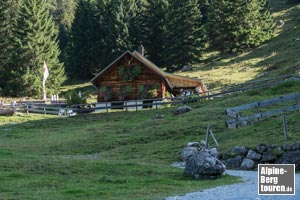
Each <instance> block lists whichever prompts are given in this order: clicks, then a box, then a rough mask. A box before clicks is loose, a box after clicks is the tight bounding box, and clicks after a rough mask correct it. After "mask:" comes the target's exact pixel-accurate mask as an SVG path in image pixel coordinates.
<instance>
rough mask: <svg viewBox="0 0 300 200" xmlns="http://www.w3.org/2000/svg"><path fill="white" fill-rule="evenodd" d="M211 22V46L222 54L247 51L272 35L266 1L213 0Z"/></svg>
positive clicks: (272, 25)
mask: <svg viewBox="0 0 300 200" xmlns="http://www.w3.org/2000/svg"><path fill="white" fill-rule="evenodd" d="M208 20H209V23H208V27H209V28H208V29H209V36H210V41H211V44H212V46H214V47H215V48H216V49H218V50H220V51H222V52H229V53H232V52H239V51H243V50H248V49H250V48H253V47H257V46H259V45H261V44H262V43H264V42H265V41H267V40H269V39H270V38H271V37H272V36H273V30H274V22H273V19H272V17H271V15H270V12H269V10H268V9H267V5H266V0H253V1H244V0H234V1H231V0H212V1H211V4H210V12H209V16H208Z"/></svg>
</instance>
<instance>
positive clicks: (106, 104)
mask: <svg viewBox="0 0 300 200" xmlns="http://www.w3.org/2000/svg"><path fill="white" fill-rule="evenodd" d="M105 109H106V112H108V108H107V102H105Z"/></svg>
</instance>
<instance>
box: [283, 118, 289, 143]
mask: <svg viewBox="0 0 300 200" xmlns="http://www.w3.org/2000/svg"><path fill="white" fill-rule="evenodd" d="M283 133H284V139H285V140H287V135H288V127H287V122H286V115H285V113H284V114H283Z"/></svg>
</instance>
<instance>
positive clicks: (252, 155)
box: [247, 150, 262, 160]
mask: <svg viewBox="0 0 300 200" xmlns="http://www.w3.org/2000/svg"><path fill="white" fill-rule="evenodd" d="M247 158H249V159H251V160H260V159H261V158H262V155H261V154H259V153H256V152H255V151H253V150H249V151H248V154H247Z"/></svg>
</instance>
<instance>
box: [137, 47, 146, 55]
mask: <svg viewBox="0 0 300 200" xmlns="http://www.w3.org/2000/svg"><path fill="white" fill-rule="evenodd" d="M138 52H139V53H140V54H141V55H142V56H144V53H145V48H144V46H143V45H142V44H141V45H140V46H138Z"/></svg>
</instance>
